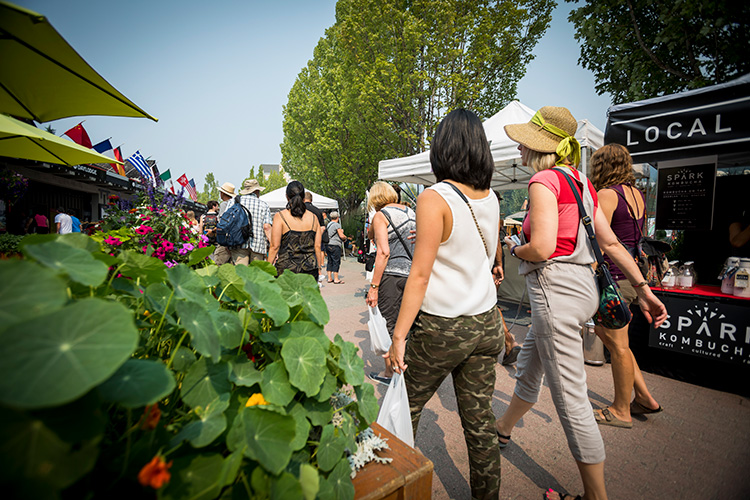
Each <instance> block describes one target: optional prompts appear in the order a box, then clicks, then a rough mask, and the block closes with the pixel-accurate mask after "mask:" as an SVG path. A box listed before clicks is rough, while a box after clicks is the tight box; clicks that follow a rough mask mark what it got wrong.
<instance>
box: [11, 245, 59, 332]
mask: <svg viewBox="0 0 750 500" xmlns="http://www.w3.org/2000/svg"><path fill="white" fill-rule="evenodd" d="M65 288H66V287H65V282H64V281H63V280H62V279H60V278H59V277H57V276H56V275H55V273H54V272H53V271H51V270H50V269H46V268H44V267H41V266H39V265H37V264H34V263H32V262H28V261H25V260H3V261H0V297H2V300H0V331H1V330H3V329H5V328H7V327H9V326H10V325H12V324H13V323H16V322H19V321H24V320H27V319H32V318H35V317H37V316H39V315H40V314H46V313H50V312H52V311H54V310H56V309H59V308H60V307H62V306H63V305H64V304H65V303H66V302H67V301H68V296H67V294H66V293H65Z"/></svg>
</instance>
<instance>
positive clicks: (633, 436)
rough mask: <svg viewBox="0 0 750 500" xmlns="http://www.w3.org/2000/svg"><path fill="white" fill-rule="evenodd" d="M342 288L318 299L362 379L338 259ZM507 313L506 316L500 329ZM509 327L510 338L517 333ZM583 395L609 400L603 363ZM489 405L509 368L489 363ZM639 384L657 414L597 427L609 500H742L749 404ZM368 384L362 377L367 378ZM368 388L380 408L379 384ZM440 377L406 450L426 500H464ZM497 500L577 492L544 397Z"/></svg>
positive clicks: (358, 333) (517, 442)
mask: <svg viewBox="0 0 750 500" xmlns="http://www.w3.org/2000/svg"><path fill="white" fill-rule="evenodd" d="M341 278H342V279H343V280H344V281H345V283H344V284H340V285H334V284H328V283H324V286H323V288H322V289H321V292H322V294H323V297H324V298H325V300H326V302H327V304H328V308H329V309H330V312H331V321H330V323H329V324H328V325H327V326H326V333H327V334H328V335H329V337H331V338H333V336H334V335H335V334H337V333H338V334H341V336H342V337H343V338H344V339H346V340H349V341H351V342H353V343H354V344H355V345H357V346H358V347H359V349H360V352H361V355H362V357H363V359H364V362H365V371H366V373H369V372H371V371H376V370H379V369H381V368H382V366H383V364H382V360H381V359H379V358H377V359H376V357H375V356H374V355H373V354H372V353H371V352H370V341H369V333H368V331H367V306H366V304H365V301H364V297H365V290H366V285H367V283H366V281H365V273H364V266H363V265H362V264H359V263H357V262H356V260H355V259H354V258H345V259H343V262H342V267H341ZM515 312H516V311H515V310H512V311H507V312H506V321H508V324H509V326H510V322H512V319H513V317H514V316H515ZM520 323H524V321H520V322H519V324H516V325H515V326H514V327H513V328H512V333H513V334H514V335H515V337H516V339H518V340H519V341H522V340H523V337H524V336H525V334H526V331H527V326H525V325H522V324H520ZM586 370H587V373H588V386H589V395H590V398H591V400H592V402H593V403H594V405H595V406H598V407H603V406H606V405H607V404H609V403H610V402H611V398H612V397H613V390H612V377H611V372H610V369H609V365H605V366H602V367H596V366H587V367H586ZM496 371H497V383H496V384H495V396H494V401H493V408H494V410H495V414H496V415H498V416H499V415H501V414H502V413H503V412H504V411H505V409H506V408H507V406H508V403H509V402H510V397H511V395H512V393H513V387H514V380H513V375H514V373H515V368H513V367H504V366H502V365H500V364H499V363H498V364H497V368H496ZM644 377H645V379H646V383H647V384H648V386H649V389H650V390H651V392H652V393H653V394H654V396H655V397H656V398H657V400H659V402H660V403H661V404H662V406H663V407H664V408H665V411H664V412H663V413H660V414H658V415H654V416H650V417H649V418H640V419H639V420H634V424H635V425H634V427H633V428H632V429H618V428H614V427H603V428H601V431H602V436H603V438H604V442H605V446H606V450H607V462H606V465H605V476H606V480H607V489H608V493H609V497H610V498H611V499H627V498H631V499H663V498H664V499H666V498H670V499H671V498H680V499H688V500H689V499H696V500H697V499H701V500H702V499H722V500H731V499H738V500H739V499H748V498H750V400H748V399H747V398H743V397H741V396H737V395H734V394H729V393H725V392H720V391H715V390H711V389H706V388H702V387H699V386H695V385H691V384H687V383H684V382H680V381H676V380H672V379H669V378H665V377H660V376H658V375H653V374H649V373H644ZM367 380H369V379H367ZM374 385H375V393H376V395H378V397H379V398H380V400H381V401H382V398H383V396H384V395H385V390H386V389H387V387H386V386H384V385H381V384H374ZM452 385H453V384H452V382H451V380H450V377H449V378H448V379H446V380H445V382H444V383H443V385H442V386H441V387H440V389H439V390H438V392H437V393H436V394H435V396H433V398H432V399H431V400H430V402H429V403H428V404H427V406H426V407H425V410H424V412H423V413H422V420H421V422H420V426H419V431H418V432H417V435H416V447H417V449H419V451H421V452H422V453H423V454H424V455H425V456H427V457H428V458H429V459H430V460H432V462H433V463H434V465H435V475H434V478H433V487H432V494H433V498H435V499H449V498H450V499H469V498H471V495H470V489H469V480H468V472H469V466H468V461H467V454H466V445H465V443H464V437H463V432H462V431H461V423H460V419H459V417H458V413H457V409H456V399H455V396H454V394H453V387H452ZM502 458H503V462H502V471H503V472H502V474H503V477H502V486H501V491H500V498H501V499H533V500H538V499H539V498H541V495H542V492H543V491H544V490H545V489H546V488H550V487H552V488H556V489H562V490H564V491H568V492H570V493H573V494H579V493H581V492H582V485H581V481H580V479H579V476H578V471H577V468H576V466H575V462H574V461H573V459H572V457H571V455H570V451H569V450H568V447H567V443H566V441H565V437H564V435H563V432H562V428H561V426H560V422H559V420H558V418H557V414H556V413H555V410H554V407H553V405H552V401H551V398H550V395H549V391H548V390H547V389H546V388H545V389H543V390H542V394H541V396H540V400H539V402H538V403H537V405H536V406H535V407H534V408H533V409H532V410H531V411H530V412H529V413H528V414H527V415H526V417H525V418H524V419H523V420H521V422H520V423H519V426H518V427H517V428H516V429H515V430H514V432H513V441H512V442H511V444H510V445H509V446H508V447H507V448H505V449H504V450H503V451H502Z"/></svg>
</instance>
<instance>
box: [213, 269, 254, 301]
mask: <svg viewBox="0 0 750 500" xmlns="http://www.w3.org/2000/svg"><path fill="white" fill-rule="evenodd" d="M216 275H217V276H218V277H219V279H220V280H221V282H220V283H219V287H218V288H217V294H216V295H217V296H220V297H221V298H224V297H228V298H230V299H232V300H236V301H238V302H244V301H245V300H247V299H249V298H250V296H249V295H248V294H247V292H245V281H244V280H243V279H242V278H240V277H239V276H238V275H237V270H236V269H235V267H234V265H232V264H223V265H222V266H221V267H219V270H218V271H217V273H216ZM221 294H223V296H222V295H221Z"/></svg>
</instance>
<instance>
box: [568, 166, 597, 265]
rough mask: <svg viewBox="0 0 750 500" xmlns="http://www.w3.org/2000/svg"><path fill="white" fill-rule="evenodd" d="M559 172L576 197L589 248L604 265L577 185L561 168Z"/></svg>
mask: <svg viewBox="0 0 750 500" xmlns="http://www.w3.org/2000/svg"><path fill="white" fill-rule="evenodd" d="M560 172H561V173H562V174H563V177H565V180H566V181H568V185H570V189H571V191H573V195H574V196H575V197H576V202H578V214H579V215H580V216H581V222H583V228H584V229H585V230H586V234H587V235H588V239H589V243H590V244H591V248H592V249H593V250H594V256H595V257H596V262H597V263H598V264H599V265H600V266H601V265H604V256H602V251H601V249H600V248H599V243H598V242H597V241H596V235H595V234H594V229H593V228H592V227H591V224H592V221H591V217H589V216H588V215H587V214H586V209H585V208H584V207H583V201H582V200H581V195H580V193H579V192H578V187H576V186H575V185H573V181H572V180H571V179H570V176H568V174H567V173H565V172H564V171H563V170H560Z"/></svg>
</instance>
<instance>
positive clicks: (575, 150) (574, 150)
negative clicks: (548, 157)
mask: <svg viewBox="0 0 750 500" xmlns="http://www.w3.org/2000/svg"><path fill="white" fill-rule="evenodd" d="M531 123H533V124H535V125H539V126H540V127H542V128H543V129H544V130H546V131H547V132H550V133H552V134H555V135H556V136H558V137H562V141H560V144H558V145H557V149H556V150H555V153H556V154H557V156H559V157H560V158H559V159H558V160H557V161H556V162H555V165H557V166H559V167H564V166H566V164H565V163H563V160H564V159H565V158H567V157H568V156H570V157H571V160H572V161H573V164H574V165H575V166H578V164H579V163H581V145H580V144H579V143H578V139H576V138H575V137H573V136H572V135H568V133H567V132H566V131H564V130H562V129H560V128H557V127H555V126H554V125H552V124H551V123H547V122H545V121H544V118H542V115H541V113H539V111H537V112H536V114H535V115H534V117H533V118H531Z"/></svg>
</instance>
